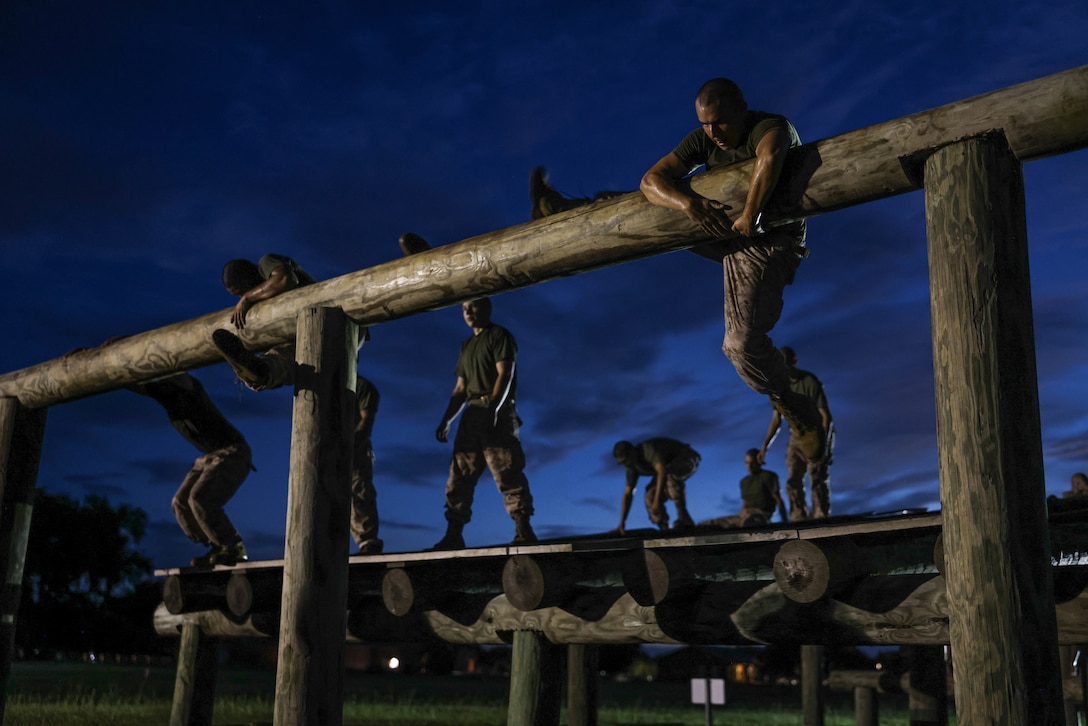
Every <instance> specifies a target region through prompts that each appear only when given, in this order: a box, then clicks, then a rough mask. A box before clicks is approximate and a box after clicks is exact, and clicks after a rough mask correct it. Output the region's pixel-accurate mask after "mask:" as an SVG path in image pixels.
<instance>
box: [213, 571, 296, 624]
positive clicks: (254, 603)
mask: <svg viewBox="0 0 1088 726" xmlns="http://www.w3.org/2000/svg"><path fill="white" fill-rule="evenodd" d="M262 574H264V573H262ZM282 593H283V571H282V570H280V571H277V572H270V573H267V574H266V575H265V576H263V577H253V576H251V575H250V574H249V573H247V572H245V571H244V570H242V571H239V572H234V573H232V574H231V576H230V579H229V580H227V591H226V601H227V609H228V610H230V612H231V613H232V614H234V615H235V616H236V617H243V616H245V615H248V614H249V613H250V612H253V611H256V612H268V611H270V610H279V608H280V598H281V597H282Z"/></svg>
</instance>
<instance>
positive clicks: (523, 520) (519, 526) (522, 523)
mask: <svg viewBox="0 0 1088 726" xmlns="http://www.w3.org/2000/svg"><path fill="white" fill-rule="evenodd" d="M514 527H515V528H516V532H515V533H514V540H513V541H512V542H511V543H510V544H515V545H522V544H532V543H534V542H536V541H537V539H536V532H534V531H533V525H531V524H529V517H528V515H524V514H522V515H518V516H517V517H514Z"/></svg>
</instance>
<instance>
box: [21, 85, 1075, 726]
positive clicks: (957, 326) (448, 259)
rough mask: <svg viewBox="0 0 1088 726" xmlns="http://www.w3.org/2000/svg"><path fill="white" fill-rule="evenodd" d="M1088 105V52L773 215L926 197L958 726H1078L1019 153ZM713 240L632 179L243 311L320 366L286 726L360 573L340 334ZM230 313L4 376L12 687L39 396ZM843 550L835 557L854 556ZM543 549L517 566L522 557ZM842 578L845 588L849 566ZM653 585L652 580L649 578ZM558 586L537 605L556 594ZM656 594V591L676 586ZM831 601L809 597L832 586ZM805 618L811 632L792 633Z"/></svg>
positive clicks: (739, 195) (340, 629)
mask: <svg viewBox="0 0 1088 726" xmlns="http://www.w3.org/2000/svg"><path fill="white" fill-rule="evenodd" d="M1086 120H1088V67H1082V68H1078V69H1073V70H1070V71H1066V72H1064V73H1059V74H1055V75H1053V76H1048V77H1046V78H1042V79H1039V80H1036V81H1032V82H1029V83H1025V84H1021V85H1018V86H1014V87H1011V88H1008V89H1004V90H1001V91H995V92H993V93H989V94H986V95H983V96H978V97H975V98H972V99H968V100H965V101H961V102H958V103H953V104H950V105H947V106H942V107H940V108H937V109H933V110H930V111H925V112H922V113H919V114H915V115H913V116H909V117H905V118H902V119H898V120H895V121H890V122H887V123H884V124H880V125H877V126H873V127H870V128H868V129H864V130H860V131H855V132H852V133H848V134H843V135H841V136H837V137H834V138H831V139H827V140H823V141H818V142H815V143H813V144H807V145H805V146H803V147H800V148H798V149H795V150H792V151H791V152H790V156H789V159H788V162H787V169H786V170H785V172H784V174H783V177H782V179H781V181H780V182H779V187H778V189H777V191H776V196H775V199H774V205H773V207H772V208H771V209H769V210H768V212H767V217H768V218H769V219H770V221H771V222H772V223H773V222H774V221H775V220H777V221H784V220H788V219H795V218H800V217H809V216H814V215H817V214H823V213H827V212H831V211H834V210H837V209H842V208H844V207H847V206H851V205H855V204H861V203H864V202H868V201H873V200H876V199H881V198H884V197H888V196H892V195H895V194H901V193H904V192H908V191H914V190H919V189H924V190H925V206H926V219H927V236H928V248H929V260H930V277H931V312H932V318H933V336H934V337H933V339H934V369H935V377H936V393H937V400H938V401H939V402H940V403H939V405H938V422H937V424H938V445H939V458H940V480H941V502H942V523H941V524H942V526H941V531H940V535H941V540H942V548H943V552H944V558H943V563H944V564H943V566H942V567H943V572H944V574H943V576H942V579H943V581H944V589H945V597H946V599H947V617H948V642H949V643H950V644H951V646H952V651H953V653H954V657H955V658H956V662H957V666H958V670H957V678H956V681H955V689H956V696H957V712H958V719H959V723H961V724H983V723H1002V724H1009V725H1010V726H1019V725H1021V724H1029V723H1030V724H1043V725H1047V726H1048V725H1051V724H1053V725H1056V724H1059V723H1061V718H1062V714H1061V690H1060V685H1061V684H1060V678H1059V667H1058V655H1057V642H1058V634H1059V617H1058V615H1057V611H1056V607H1055V574H1054V571H1053V567H1052V563H1051V559H1050V547H1051V538H1052V535H1051V532H1050V530H1049V528H1048V523H1047V518H1046V512H1045V504H1044V498H1045V490H1044V486H1043V479H1042V450H1041V449H1042V447H1041V434H1040V424H1039V406H1038V390H1037V386H1036V384H1035V381H1036V369H1035V354H1034V337H1033V336H1034V334H1033V329H1032V314H1031V309H1032V308H1031V296H1030V286H1029V279H1028V266H1027V257H1028V255H1027V233H1026V222H1025V216H1024V206H1025V205H1024V188H1023V178H1022V166H1021V165H1022V164H1023V163H1025V162H1028V161H1031V160H1033V159H1038V158H1042V157H1045V156H1049V155H1053V154H1058V153H1063V152H1067V151H1071V150H1074V149H1079V148H1083V147H1084V146H1086V145H1088V122H1086ZM751 164H752V162H745V163H741V164H737V165H734V166H731V167H726V168H722V169H718V170H715V171H713V172H709V173H706V174H702V175H698V176H697V177H695V178H693V180H692V186H693V188H695V189H696V190H697V191H698V192H699V193H701V194H703V195H705V196H707V197H710V198H713V199H718V200H721V201H723V202H725V203H726V204H729V205H732V206H733V207H734V208H739V206H742V205H743V201H744V197H745V195H746V191H747V184H748V180H749V179H750V176H751ZM704 241H706V237H705V236H704V235H703V234H702V233H701V232H700V231H699V230H698V229H697V228H696V227H695V226H694V225H693V224H691V223H690V222H689V221H688V220H687V219H686V218H685V217H683V216H682V215H677V214H675V213H672V212H670V211H669V210H665V209H661V208H659V207H655V206H653V205H651V204H650V203H648V202H647V201H646V200H645V199H644V198H643V197H642V195H641V194H639V193H633V194H629V195H625V196H621V197H617V198H613V199H609V200H605V201H601V202H597V203H595V204H593V205H590V206H587V207H583V208H580V209H577V210H572V211H569V212H565V213H562V214H559V215H556V216H554V217H549V218H547V219H544V220H539V221H536V222H530V223H526V224H523V225H519V226H516V227H511V228H508V229H505V230H499V231H497V232H493V233H490V234H487V235H482V236H479V237H474V238H471V239H468V240H464V241H462V242H459V243H456V244H452V245H448V246H445V247H440V248H436V249H433V250H430V251H427V252H422V253H420V254H417V255H413V256H412V257H408V258H405V259H401V260H396V261H393V262H389V263H386V264H384V265H379V266H376V267H373V268H369V269H367V270H362V271H359V272H354V273H351V274H348V275H344V276H342V277H339V278H335V279H333V280H328V281H326V282H322V283H318V284H316V285H312V286H307V287H305V288H303V289H299V290H295V291H291V292H289V293H286V294H284V295H282V296H279V297H277V298H274V299H272V300H268V301H265V302H262V303H261V304H260V305H258V306H256V307H255V308H254V309H253V310H252V311H251V312H250V314H249V317H248V319H247V328H246V331H245V333H244V339H245V342H246V343H247V345H248V346H250V347H251V348H254V349H267V348H268V347H270V346H272V345H276V344H280V343H284V342H287V341H289V340H295V341H297V345H298V356H299V358H298V360H299V362H300V363H302V365H303V367H304V369H305V370H306V375H304V376H302V377H301V379H300V381H299V383H298V385H297V387H296V395H295V408H294V417H295V418H294V433H293V437H292V452H291V471H290V476H289V487H290V498H289V502H288V510H289V511H288V523H287V542H288V546H287V553H286V554H287V556H286V559H285V561H284V563H283V583H284V585H283V589H282V598H281V608H280V615H279V621H278V622H279V639H280V643H279V647H280V663H279V671H278V675H277V679H278V682H277V700H276V715H275V722H276V723H277V724H304V723H306V724H315V723H323V724H325V723H327V724H338V723H339V722H340V716H339V705H340V703H341V702H342V692H341V691H342V673H341V671H342V669H341V662H342V657H343V650H342V649H343V642H344V634H345V632H346V631H347V630H348V628H349V626H348V624H347V613H348V612H349V609H348V597H349V593H350V592H351V582H352V580H351V577H350V576H349V571H350V567H349V558H348V556H347V550H346V539H345V538H344V537H340V536H331V535H330V534H329V533H330V532H333V533H343V532H346V530H347V504H346V493H347V491H348V484H347V479H346V467H345V466H344V461H343V458H342V457H343V451H344V450H349V449H350V447H345V446H343V442H344V441H345V436H347V435H348V432H349V430H350V429H349V428H348V427H349V423H350V422H349V419H348V417H347V416H346V415H345V412H346V411H347V410H349V409H350V392H351V390H352V387H353V384H354V380H353V377H354V375H355V374H354V371H355V368H356V363H357V361H356V354H355V352H354V348H353V347H352V346H351V345H348V344H347V343H348V342H350V341H354V340H357V339H358V327H359V326H360V325H363V326H365V325H370V324H376V323H384V322H389V321H392V320H395V319H398V318H401V317H405V316H408V315H413V314H417V313H421V312H425V311H428V310H434V309H437V308H441V307H445V306H449V305H453V304H457V303H459V302H461V301H464V300H466V299H470V298H472V297H477V296H480V295H486V294H495V293H499V292H502V291H505V290H511V289H515V288H520V287H525V286H528V285H533V284H537V283H540V282H544V281H547V280H550V279H555V278H557V277H562V276H567V275H572V274H579V273H583V272H587V271H590V270H593V269H596V268H599V267H603V266H605V265H611V264H617V263H622V262H625V261H628V260H632V259H636V258H639V257H645V256H649V255H654V254H660V253H664V252H669V251H672V250H676V249H682V248H688V247H692V246H694V245H697V244H699V243H700V242H704ZM228 316H229V312H228V311H223V312H218V313H211V314H208V315H205V316H203V317H201V318H197V319H194V320H190V321H185V322H181V323H177V324H174V325H171V326H167V327H165V328H160V329H158V330H153V331H149V332H146V333H142V334H138V335H133V336H131V337H129V338H126V339H123V340H120V341H117V342H115V343H113V344H111V345H108V346H104V347H101V348H98V349H94V350H88V351H82V352H80V353H76V354H74V355H71V356H66V357H65V358H63V359H58V360H53V361H48V362H45V363H42V364H39V365H37V366H33V367H30V368H26V369H23V370H21V371H15V372H12V373H8V374H5V375H3V376H0V473H2V475H3V479H2V480H0V484H2V487H0V496H2V497H3V507H4V509H3V518H4V519H3V522H2V523H0V524H2V526H0V562H2V563H3V568H4V573H3V574H4V579H3V581H2V582H3V583H4V585H3V587H4V588H5V592H4V595H5V596H4V598H3V599H2V603H3V611H2V612H0V635H2V636H3V637H2V638H0V643H3V646H2V648H3V650H2V651H0V676H2V677H3V678H4V680H6V675H7V670H8V668H9V665H10V658H11V647H10V642H11V638H12V637H13V631H14V620H15V616H16V613H15V608H16V607H17V603H18V600H19V599H18V590H19V587H20V584H21V570H22V559H23V551H24V550H25V543H26V530H27V528H28V527H29V521H30V519H31V516H32V494H33V489H34V486H35V480H36V474H37V461H38V457H39V456H40V448H41V440H42V436H43V435H44V421H45V411H46V410H47V409H48V407H50V406H54V405H58V404H61V403H64V402H66V401H70V400H73V399H76V398H81V397H85V396H89V395H94V394H97V393H103V392H106V391H110V390H115V389H117V388H120V387H122V386H125V385H128V384H130V383H135V382H139V381H146V380H150V379H152V378H155V377H157V376H161V375H165V374H167V373H171V372H175V371H182V370H190V369H193V368H197V367H200V366H204V365H209V364H212V363H215V362H218V360H219V357H218V355H217V353H216V351H215V349H214V347H213V346H212V344H211V332H212V330H213V329H215V328H216V327H224V326H225V325H226V321H227V318H228ZM652 549H653V548H650V549H647V550H646V551H647V552H649V551H651V550H652ZM802 549H803V548H802ZM844 549H849V547H848V546H844ZM512 554H513V555H515V556H517V555H519V554H523V553H520V552H514V553H512ZM524 554H526V556H527V557H532V555H531V554H529V553H524ZM655 554H656V555H658V556H661V559H662V562H663V563H664V571H665V572H667V573H668V574H669V577H668V584H667V585H665V586H664V587H665V593H666V597H665V599H663V600H662V601H661V604H664V603H667V602H669V601H670V597H669V595H670V594H671V592H672V590H671V588H672V587H673V577H672V571H671V570H670V569H669V565H670V563H669V561H668V559H669V558H668V556H667V555H665V554H664V549H662V550H661V551H657V552H655ZM788 554H790V556H791V557H794V558H797V557H800V556H802V554H803V552H800V551H799V552H797V553H793V552H790V553H788ZM827 554H828V557H829V561H832V560H836V559H838V560H842V559H844V557H843V556H842V553H838V552H829V553H827ZM453 556H456V555H451V557H453ZM550 559H551V558H550V557H549V558H547V559H546V558H544V557H543V556H541V559H540V562H537V561H536V559H535V558H533V559H532V560H531V562H532V563H533V564H534V565H536V566H538V567H540V568H541V572H542V573H543V572H544V570H545V569H546V568H547V566H548V565H547V564H542V563H548V562H550ZM604 559H609V558H607V557H605V558H604ZM621 559H622V558H621ZM529 562H530V560H526V562H524V563H522V564H521V565H517V566H515V567H518V568H522V569H524V570H525V571H526V572H529V571H531V570H532V568H531V567H530V566H529V564H528V563H529ZM644 566H645V567H646V568H647V572H649V571H650V570H652V569H653V568H654V567H659V566H658V565H651V558H650V557H649V555H644ZM783 566H785V565H783ZM403 569H404V573H402V574H404V575H407V577H406V578H401V581H400V583H399V585H398V583H397V582H391V584H390V590H391V591H393V592H394V597H393V600H394V601H396V600H397V597H396V596H395V593H396V588H397V587H398V586H399V587H400V588H401V591H403V589H404V587H405V584H406V583H408V584H411V585H412V598H411V604H410V605H409V606H408V609H409V613H408V615H411V612H410V611H411V608H412V607H413V606H414V605H415V589H416V588H415V581H414V580H413V579H412V578H411V572H410V571H409V566H408V564H407V563H406V564H405V566H404V568H403ZM504 569H505V565H504ZM621 569H622V568H621ZM658 571H660V568H659V570H658ZM835 572H837V570H836V569H835V568H831V569H830V570H829V573H835ZM518 575H519V573H515V574H514V575H513V579H514V581H515V582H517V581H518ZM522 576H523V577H527V578H528V581H532V580H533V579H534V578H535V577H536V575H535V574H533V573H532V572H530V574H529V575H522ZM829 578H830V579H829V581H828V585H827V587H828V588H829V590H828V593H829V594H830V593H832V592H835V591H837V590H838V589H839V588H841V587H842V586H843V584H844V582H848V581H849V578H846V580H844V581H839V580H838V579H836V578H834V577H830V575H829ZM182 579H185V578H184V576H182ZM547 579H548V578H547V577H546V576H545V577H544V580H545V581H547ZM682 579H683V578H681V580H682ZM787 582H788V578H787ZM800 582H801V581H800V580H799V579H797V578H795V579H794V584H797V583H800ZM648 583H649V587H650V591H651V593H652V592H653V591H654V587H655V585H654V580H653V578H650V579H649V580H648ZM547 584H548V583H547V582H545V587H544V589H543V592H542V593H541V595H540V597H541V601H540V602H542V603H543V602H548V601H549V600H548V598H549V596H550V594H551V593H550V592H549V590H548V587H547ZM576 584H577V583H576ZM643 584H644V585H645V584H646V583H643ZM656 587H657V588H658V590H659V591H660V588H661V587H662V585H661V584H660V582H658V584H657V585H656ZM183 589H184V588H183ZM256 592H257V591H256V590H254V596H255V597H256ZM13 594H14V597H13ZM421 596H422V597H423V598H424V600H425V599H426V597H427V595H426V593H422V594H421ZM529 596H530V597H531V596H534V595H532V593H531V592H530V593H529ZM824 597H825V599H824V600H821V599H820V598H816V600H815V601H814V602H828V601H831V600H833V598H827V597H826V596H824ZM617 602H618V601H617ZM636 602H637V601H636ZM678 602H679V601H678ZM661 604H659V605H656V606H655V608H656V607H660V605H661ZM698 605H699V600H698V598H696V599H695V600H694V601H690V604H689V605H688V607H691V608H693V609H695V610H697V611H698ZM538 609H539V608H538ZM530 612H535V610H533V611H530ZM657 617H658V622H660V617H659V616H657ZM201 627H203V626H201ZM539 632H540V631H539V630H537V629H535V628H526V629H524V630H516V631H515V632H514V642H515V644H517V643H519V641H520V642H522V643H524V644H525V645H524V647H523V652H532V651H533V648H535V647H536V646H535V645H533V644H537V645H539V643H540V639H539ZM711 632H712V633H713V632H715V631H713V630H712V631H711ZM810 632H812V631H811V630H810V629H808V628H802V629H801V633H800V634H799V636H798V642H806V641H807V639H808V638H809V637H810V636H807V635H805V633H810ZM980 634H985V637H980ZM590 636H592V637H596V636H593V634H592V633H587V635H586V637H585V638H584V639H585V640H588V639H589V637H590ZM515 660H518V659H517V658H516V659H515ZM532 663H539V661H538V660H537V661H532V660H531V659H530V661H527V662H526V665H525V666H524V667H523V668H522V669H521V672H528V671H530V670H532V668H533V667H534V666H533V665H532ZM519 685H522V684H521V683H520V682H519ZM527 690H532V689H531V688H527ZM512 691H513V686H512ZM0 698H2V696H0ZM534 703H536V702H534ZM2 705H3V704H2V701H0V707H2ZM530 711H532V708H530ZM537 716H539V713H535V712H534V713H530V714H528V715H526V716H525V718H537ZM512 722H513V721H512Z"/></svg>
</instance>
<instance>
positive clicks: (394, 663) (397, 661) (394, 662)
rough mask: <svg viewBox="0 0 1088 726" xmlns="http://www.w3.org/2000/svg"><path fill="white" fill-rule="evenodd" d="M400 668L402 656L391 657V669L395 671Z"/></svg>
mask: <svg viewBox="0 0 1088 726" xmlns="http://www.w3.org/2000/svg"><path fill="white" fill-rule="evenodd" d="M398 668H400V658H397V657H393V658H390V659H389V670H391V671H395V670H396V669H398Z"/></svg>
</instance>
